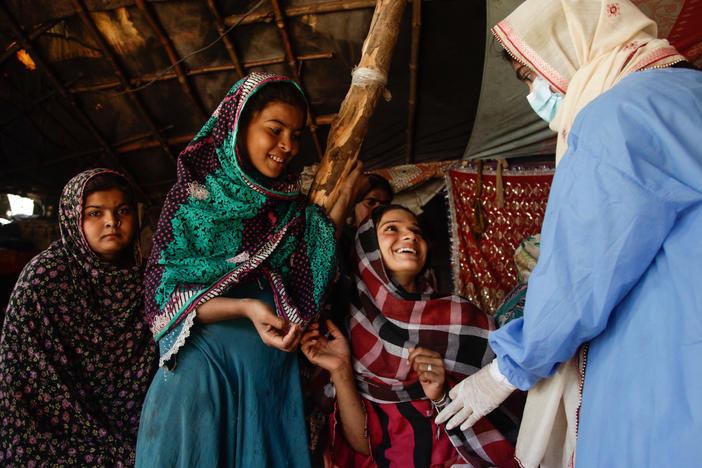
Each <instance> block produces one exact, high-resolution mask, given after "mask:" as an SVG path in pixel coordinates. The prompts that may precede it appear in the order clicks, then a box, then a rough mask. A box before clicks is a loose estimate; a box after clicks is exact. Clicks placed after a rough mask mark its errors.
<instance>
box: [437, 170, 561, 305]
mask: <svg viewBox="0 0 702 468" xmlns="http://www.w3.org/2000/svg"><path fill="white" fill-rule="evenodd" d="M553 171H554V169H553V167H548V166H545V165H542V166H540V167H530V168H526V167H525V168H517V169H505V170H503V172H502V184H503V188H504V205H503V207H502V208H498V205H497V203H496V194H497V185H498V183H497V174H496V170H495V169H493V168H490V167H487V165H486V167H485V168H484V169H483V171H482V175H480V174H479V173H478V171H477V170H476V166H475V165H469V166H465V167H462V165H456V166H454V167H452V168H450V169H449V170H448V171H447V174H446V185H447V188H448V198H449V212H450V216H451V237H452V240H451V250H452V251H451V259H452V266H453V285H454V292H455V293H456V294H460V295H461V296H464V297H467V298H468V299H470V300H471V301H472V302H473V303H474V304H476V305H477V306H478V307H480V308H481V309H482V310H483V311H484V312H487V313H490V314H492V313H493V312H494V311H495V309H496V308H497V306H498V305H499V304H500V302H501V301H502V299H503V298H504V296H505V294H507V293H508V292H509V291H511V290H512V289H513V288H514V286H516V284H517V269H516V267H515V265H514V262H513V260H512V255H513V254H514V251H515V249H516V248H517V246H518V245H519V243H520V242H521V241H522V240H524V239H525V238H526V237H528V236H530V235H533V234H538V233H539V232H540V231H541V222H542V220H543V216H544V211H545V210H546V202H547V201H548V194H549V189H550V186H551V180H552V179H553ZM479 181H481V182H482V186H480V185H479V184H478V182H479ZM476 194H479V195H478V196H477V197H476ZM476 211H480V212H482V214H481V215H482V220H483V222H484V225H483V226H482V227H481V229H480V230H481V231H482V232H476V229H477V224H482V223H477V224H476V222H475V221H474V216H475V215H476Z"/></svg>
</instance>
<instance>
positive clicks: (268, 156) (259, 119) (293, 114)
mask: <svg viewBox="0 0 702 468" xmlns="http://www.w3.org/2000/svg"><path fill="white" fill-rule="evenodd" d="M304 124H305V118H304V115H303V114H302V112H301V111H300V109H298V108H297V107H295V106H293V105H292V104H288V103H286V102H282V101H271V102H269V103H268V104H266V106H265V107H264V108H263V109H261V110H260V111H255V112H254V113H253V115H252V117H251V121H250V122H249V125H248V127H247V128H246V149H247V153H248V157H249V160H250V161H251V164H252V165H253V166H254V167H255V168H256V169H257V170H258V172H260V173H261V174H263V175H264V176H266V177H270V178H276V177H278V176H280V174H281V173H282V172H283V169H284V168H285V166H287V165H288V163H290V161H291V160H292V158H294V157H295V156H296V155H297V153H298V151H299V149H300V135H301V134H302V129H303V127H304Z"/></svg>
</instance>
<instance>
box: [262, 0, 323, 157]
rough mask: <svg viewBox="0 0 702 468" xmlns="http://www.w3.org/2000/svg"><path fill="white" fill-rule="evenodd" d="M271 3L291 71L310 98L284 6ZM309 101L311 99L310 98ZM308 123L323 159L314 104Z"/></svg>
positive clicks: (316, 147)
mask: <svg viewBox="0 0 702 468" xmlns="http://www.w3.org/2000/svg"><path fill="white" fill-rule="evenodd" d="M271 5H272V6H273V11H274V12H275V25H276V27H277V28H278V33H279V34H280V40H281V41H282V42H283V48H284V49H285V57H286V58H287V59H288V67H290V72H291V73H292V76H293V79H294V80H295V81H296V82H297V84H299V85H300V89H302V92H303V93H304V94H305V97H306V98H309V94H308V93H307V90H306V88H305V83H303V82H302V77H301V76H300V71H299V66H298V62H297V59H296V58H295V53H294V52H293V49H292V44H291V42H290V35H289V34H288V29H287V27H286V25H285V15H284V14H283V10H282V8H280V3H279V2H278V0H271ZM308 102H309V99H308ZM307 125H308V127H309V129H310V133H311V134H312V142H313V143H314V147H315V149H316V150H317V157H318V158H319V159H322V155H323V154H324V152H323V151H322V144H321V143H320V142H319V136H317V126H316V125H315V124H314V113H313V112H312V106H311V105H309V106H307Z"/></svg>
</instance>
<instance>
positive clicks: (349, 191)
mask: <svg viewBox="0 0 702 468" xmlns="http://www.w3.org/2000/svg"><path fill="white" fill-rule="evenodd" d="M341 178H342V182H341V185H340V186H339V196H338V198H337V199H336V202H334V205H332V206H330V207H328V209H327V213H328V214H329V217H330V218H331V219H332V221H333V222H334V225H335V226H336V234H337V237H339V235H340V234H341V231H342V229H343V227H344V223H345V220H346V217H347V216H348V215H349V213H350V212H351V210H352V209H353V206H354V205H355V203H356V199H357V198H358V194H359V193H363V191H365V190H366V189H367V188H368V187H369V182H368V177H366V175H365V174H364V173H363V163H362V162H361V161H358V160H354V161H350V162H347V165H346V167H345V168H344V171H343V173H342V175H341Z"/></svg>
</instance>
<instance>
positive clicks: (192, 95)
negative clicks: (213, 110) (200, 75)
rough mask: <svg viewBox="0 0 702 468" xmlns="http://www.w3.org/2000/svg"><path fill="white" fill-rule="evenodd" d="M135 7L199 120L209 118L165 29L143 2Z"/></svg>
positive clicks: (139, 2)
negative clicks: (149, 29)
mask: <svg viewBox="0 0 702 468" xmlns="http://www.w3.org/2000/svg"><path fill="white" fill-rule="evenodd" d="M136 5H137V8H139V11H141V14H142V15H144V17H145V18H146V21H147V22H148V23H149V26H151V29H152V30H153V32H154V33H155V34H156V37H158V40H159V41H160V42H161V47H163V49H164V50H165V51H166V55H168V60H170V61H171V65H172V66H173V68H174V69H175V73H176V76H177V77H178V83H180V87H181V89H182V90H183V93H185V95H186V96H187V97H188V99H190V102H192V103H193V105H194V106H195V109H196V110H197V111H198V113H199V114H200V118H202V119H206V118H207V117H209V116H208V114H207V111H206V110H205V106H204V105H203V104H202V101H201V100H200V97H199V96H198V95H197V93H196V91H195V89H193V87H192V85H191V84H190V82H189V81H188V78H187V76H186V74H185V71H184V70H183V66H182V65H181V64H180V59H179V58H178V54H176V51H175V48H174V47H173V44H172V43H171V40H170V38H169V37H168V34H167V33H166V31H165V29H163V25H162V24H161V23H160V22H159V21H158V19H157V18H156V16H154V14H153V13H152V12H151V10H150V9H149V7H148V6H147V5H146V2H145V1H144V0H136Z"/></svg>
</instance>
